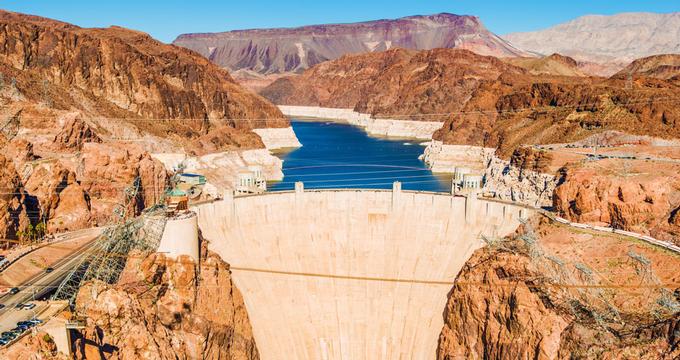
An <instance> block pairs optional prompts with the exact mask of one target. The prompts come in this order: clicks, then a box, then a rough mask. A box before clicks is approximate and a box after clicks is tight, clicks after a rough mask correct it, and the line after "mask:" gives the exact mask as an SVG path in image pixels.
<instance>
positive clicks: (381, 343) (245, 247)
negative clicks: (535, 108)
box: [193, 186, 530, 359]
mask: <svg viewBox="0 0 680 360" xmlns="http://www.w3.org/2000/svg"><path fill="white" fill-rule="evenodd" d="M193 210H194V211H196V212H197V213H198V223H199V228H200V230H201V232H202V235H203V237H204V238H205V239H207V240H208V241H209V248H210V249H211V250H212V251H215V252H216V253H218V254H219V255H220V256H221V257H222V258H223V259H224V260H225V261H227V262H229V263H230V264H231V265H232V271H233V278H234V281H235V282H236V285H237V286H238V288H239V289H240V291H241V292H242V294H243V297H244V300H245V304H246V307H247V310H248V314H249V316H250V321H251V324H252V326H253V332H254V335H255V339H256V342H257V347H258V349H259V351H260V355H261V358H262V359H434V358H435V352H436V348H437V341H438V337H439V333H440V331H441V329H442V325H443V316H442V313H443V311H444V307H445V305H446V300H447V293H448V292H449V291H450V290H451V287H452V284H453V281H454V279H455V277H456V275H457V274H458V272H459V271H460V269H461V267H462V266H463V264H464V263H465V262H466V260H467V259H468V258H469V257H470V255H471V254H472V252H473V251H474V250H475V249H477V248H479V247H480V246H482V241H481V238H480V235H481V234H485V235H487V236H493V235H496V236H503V235H506V234H509V233H511V232H512V231H514V230H515V229H516V228H517V226H518V224H519V220H518V219H519V217H527V216H528V215H529V212H530V210H528V209H525V208H522V207H518V206H514V205H508V204H502V203H498V202H491V201H485V200H481V199H480V200H478V199H476V198H475V199H472V198H471V199H467V198H465V197H458V196H455V197H454V196H451V195H447V194H432V193H416V192H402V191H401V190H400V189H399V187H398V186H395V190H394V191H382V190H332V191H331V190H328V191H302V189H300V188H298V189H297V191H296V192H283V193H267V194H264V195H258V196H247V197H237V198H231V197H227V198H226V199H224V200H221V201H218V202H214V203H210V204H203V205H200V206H197V207H195V208H194V209H193Z"/></svg>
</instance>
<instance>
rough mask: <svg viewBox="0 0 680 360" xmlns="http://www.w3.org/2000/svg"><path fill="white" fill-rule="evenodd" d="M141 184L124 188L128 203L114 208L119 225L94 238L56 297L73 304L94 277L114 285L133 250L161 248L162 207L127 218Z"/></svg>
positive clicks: (142, 250) (58, 290) (163, 225)
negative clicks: (80, 291)
mask: <svg viewBox="0 0 680 360" xmlns="http://www.w3.org/2000/svg"><path fill="white" fill-rule="evenodd" d="M139 186H140V182H139V178H137V179H135V182H134V184H133V185H132V186H131V187H128V188H127V189H125V202H124V203H123V204H120V205H119V206H118V207H116V210H115V211H114V212H115V213H116V215H118V217H119V219H120V220H119V222H118V224H116V225H114V226H112V227H110V228H108V229H106V230H105V231H104V233H103V234H101V235H100V236H99V237H98V238H97V239H96V240H95V244H94V248H93V249H92V250H91V251H89V254H87V255H85V256H83V258H82V260H81V261H80V262H79V263H78V265H77V266H76V267H74V268H73V270H72V271H71V272H70V273H69V275H68V276H67V277H66V279H65V280H64V281H62V283H61V284H60V285H59V287H58V288H57V291H56V292H55V294H54V295H53V297H52V299H53V300H68V301H69V302H70V303H71V305H72V306H73V304H74V303H75V298H76V296H77V294H78V291H79V289H80V287H81V286H82V284H84V283H85V282H88V281H92V280H98V281H102V282H104V283H107V284H114V283H115V282H116V281H118V277H119V276H120V274H121V272H122V271H123V269H124V268H125V264H126V263H127V259H128V256H129V255H130V252H131V251H133V250H138V251H141V252H152V251H155V250H156V249H157V248H158V245H159V243H160V239H161V236H162V235H163V230H164V228H165V223H166V221H167V219H166V217H165V216H164V214H165V209H164V207H163V206H154V207H152V208H151V209H149V210H147V211H146V212H145V213H144V214H142V215H141V216H139V217H136V218H134V219H131V220H125V218H126V215H127V210H128V209H129V208H130V205H132V204H133V201H134V199H135V198H136V197H137V194H138V192H139Z"/></svg>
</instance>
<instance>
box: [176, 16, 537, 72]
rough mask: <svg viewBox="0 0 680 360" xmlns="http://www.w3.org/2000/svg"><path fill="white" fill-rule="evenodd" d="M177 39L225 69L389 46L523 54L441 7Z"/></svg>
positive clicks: (273, 66) (289, 67)
mask: <svg viewBox="0 0 680 360" xmlns="http://www.w3.org/2000/svg"><path fill="white" fill-rule="evenodd" d="M173 44H175V45H179V46H183V47H186V48H188V49H191V50H194V51H196V52H198V53H199V54H201V55H203V56H205V57H207V58H208V59H210V60H211V61H213V62H214V63H216V64H218V65H219V66H221V67H224V68H227V69H229V70H232V71H235V70H241V69H245V70H251V71H255V72H258V73H261V74H270V73H285V72H300V71H302V70H304V69H307V68H309V67H312V66H314V65H316V64H318V63H321V62H324V61H327V60H333V59H337V58H339V57H341V56H343V55H346V54H357V53H366V52H377V51H384V50H389V49H392V48H397V47H399V48H404V49H412V50H429V49H434V48H461V49H468V50H472V51H474V52H476V53H479V54H482V55H493V56H498V57H507V56H525V55H528V54H527V53H525V52H523V51H521V50H519V49H517V48H515V47H514V46H513V45H511V44H510V43H508V42H507V41H505V40H503V39H501V38H500V37H498V36H497V35H495V34H493V33H492V32H490V31H489V30H487V29H486V27H484V25H483V24H482V22H481V21H480V20H479V18H477V17H475V16H467V15H454V14H448V13H441V14H435V15H427V16H409V17H404V18H399V19H395V20H376V21H367V22H360V23H352V24H328V25H311V26H303V27H298V28H279V29H255V30H238V31H229V32H222V33H204V34H183V35H180V36H178V37H177V39H176V40H175V41H174V42H173Z"/></svg>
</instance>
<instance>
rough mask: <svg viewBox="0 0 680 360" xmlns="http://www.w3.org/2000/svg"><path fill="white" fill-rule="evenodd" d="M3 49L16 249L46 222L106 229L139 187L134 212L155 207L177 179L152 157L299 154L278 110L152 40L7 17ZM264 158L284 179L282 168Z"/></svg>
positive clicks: (9, 224)
mask: <svg viewBox="0 0 680 360" xmlns="http://www.w3.org/2000/svg"><path fill="white" fill-rule="evenodd" d="M0 43H2V44H3V46H2V48H1V49H0V119H2V121H1V124H0V127H1V128H2V132H1V133H0V150H2V151H5V152H6V154H8V155H10V156H9V157H8V159H10V160H11V161H10V162H9V163H7V165H8V166H9V167H11V168H12V169H7V171H10V170H11V171H13V172H15V173H16V174H18V175H19V178H18V179H17V180H18V182H17V181H14V180H15V179H9V177H11V176H10V175H8V174H6V177H8V184H9V185H8V186H10V187H14V188H15V189H14V191H13V192H15V193H17V196H14V197H13V199H8V200H7V201H3V203H4V202H7V203H9V204H10V205H8V206H4V205H2V204H0V218H2V219H3V220H6V221H4V222H3V224H1V225H0V233H2V234H3V235H5V236H7V237H10V238H12V239H16V238H17V237H18V236H17V232H19V231H23V230H26V229H27V227H28V225H29V224H33V225H35V224H36V223H37V222H38V221H42V220H45V221H46V223H47V225H48V231H49V232H54V231H67V230H75V229H79V228H82V227H87V226H92V225H97V224H100V225H101V224H105V223H107V222H108V221H110V220H111V218H112V217H113V216H114V215H112V213H111V211H112V210H113V208H114V206H115V205H116V204H118V203H121V202H123V199H124V195H123V191H124V190H125V189H126V188H127V187H129V186H131V185H132V184H133V182H135V181H136V179H139V186H140V192H139V194H138V196H137V197H135V198H134V199H133V203H132V204H131V205H130V208H129V209H127V210H128V211H127V214H128V215H135V214H138V213H139V212H140V211H141V210H142V209H144V208H145V207H147V206H150V205H153V204H155V203H156V202H157V201H158V200H159V199H160V197H161V194H162V193H163V192H164V191H165V190H166V186H167V179H168V174H167V173H166V171H165V169H164V166H163V165H162V164H161V163H160V162H157V161H156V160H155V159H153V158H152V157H151V156H150V155H149V152H153V153H186V154H188V155H191V156H201V155H206V154H211V153H222V152H225V151H236V150H244V149H264V148H266V147H270V148H276V147H279V146H293V145H296V144H297V140H296V139H295V136H294V134H293V132H292V129H290V124H289V122H288V120H287V119H286V118H285V117H284V116H283V115H282V114H281V112H280V111H279V110H278V109H277V108H276V106H274V105H273V104H271V103H269V102H268V101H266V100H265V99H263V98H262V97H260V96H258V95H256V94H254V93H252V92H250V91H248V90H245V89H243V88H242V87H241V86H240V85H238V84H237V83H236V82H235V81H234V80H233V79H232V78H231V76H230V75H229V73H227V72H226V71H225V70H224V69H221V68H219V67H218V66H216V65H214V64H212V63H211V62H210V61H208V60H207V59H205V58H203V57H201V56H200V55H198V54H196V53H194V52H192V51H189V50H186V49H182V48H179V47H176V46H172V45H167V44H163V43H161V42H159V41H157V40H154V39H153V38H151V37H150V36H149V35H147V34H144V33H142V32H138V31H134V30H129V29H124V28H121V27H116V26H112V27H109V28H101V29H99V28H98V29H87V28H81V27H78V26H75V25H72V24H68V23H64V22H60V21H56V20H51V19H46V18H42V17H37V16H30V15H24V14H19V13H13V12H7V11H0ZM253 129H259V130H258V131H259V132H260V133H261V135H258V134H257V133H256V132H254V131H253ZM265 141H266V142H267V143H265ZM257 157H258V158H261V159H262V162H266V163H267V164H270V165H273V166H275V167H277V169H272V171H271V172H272V173H278V174H274V177H275V178H276V177H280V175H279V174H280V164H276V163H275V160H274V159H271V158H270V159H265V156H263V155H258V156H257ZM15 185H16V186H15ZM10 200H11V201H10ZM24 215H29V216H28V218H26V217H25V216H24ZM7 229H11V230H7Z"/></svg>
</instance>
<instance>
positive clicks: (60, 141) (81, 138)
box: [53, 117, 102, 150]
mask: <svg viewBox="0 0 680 360" xmlns="http://www.w3.org/2000/svg"><path fill="white" fill-rule="evenodd" d="M53 142H54V144H55V145H56V146H57V148H62V149H78V150H80V149H81V148H82V147H83V144H84V143H86V142H96V143H100V142H102V139H101V138H100V137H99V136H98V135H97V134H96V133H95V132H94V130H93V129H92V128H91V127H90V125H88V124H87V123H85V122H84V121H83V120H81V119H79V118H77V117H72V118H70V119H67V120H66V123H65V124H64V127H63V128H62V129H61V131H59V133H58V134H57V135H56V136H55V137H54V141H53Z"/></svg>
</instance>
